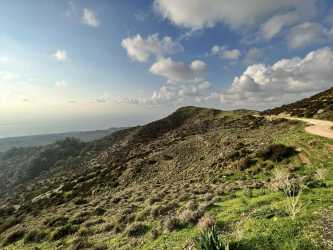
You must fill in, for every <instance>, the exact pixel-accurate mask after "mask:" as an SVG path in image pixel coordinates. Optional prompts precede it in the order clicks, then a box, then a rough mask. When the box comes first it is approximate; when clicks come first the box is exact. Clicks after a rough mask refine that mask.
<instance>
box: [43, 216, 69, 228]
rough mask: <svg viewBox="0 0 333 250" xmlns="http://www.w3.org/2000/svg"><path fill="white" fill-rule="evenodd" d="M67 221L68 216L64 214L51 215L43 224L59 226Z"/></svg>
mask: <svg viewBox="0 0 333 250" xmlns="http://www.w3.org/2000/svg"><path fill="white" fill-rule="evenodd" d="M67 222H68V218H67V217H64V216H57V217H52V218H50V219H48V220H46V222H45V224H46V225H47V226H49V227H59V226H64V225H66V223H67Z"/></svg>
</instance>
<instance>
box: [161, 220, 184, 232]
mask: <svg viewBox="0 0 333 250" xmlns="http://www.w3.org/2000/svg"><path fill="white" fill-rule="evenodd" d="M164 226H165V228H166V229H167V230H168V231H169V232H171V231H174V230H176V229H180V228H182V227H183V225H182V223H181V221H180V220H179V219H178V218H176V217H170V218H168V219H167V220H166V221H165V223H164Z"/></svg>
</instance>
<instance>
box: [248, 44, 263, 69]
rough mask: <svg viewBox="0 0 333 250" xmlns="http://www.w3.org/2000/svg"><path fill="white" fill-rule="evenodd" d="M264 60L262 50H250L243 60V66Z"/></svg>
mask: <svg viewBox="0 0 333 250" xmlns="http://www.w3.org/2000/svg"><path fill="white" fill-rule="evenodd" d="M263 58H264V53H263V50H262V49H258V48H250V49H249V50H248V51H247V53H246V54H245V57H244V59H243V63H244V64H245V65H250V64H255V63H258V62H260V61H262V60H263Z"/></svg>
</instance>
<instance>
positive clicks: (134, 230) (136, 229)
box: [127, 222, 148, 237]
mask: <svg viewBox="0 0 333 250" xmlns="http://www.w3.org/2000/svg"><path fill="white" fill-rule="evenodd" d="M147 231H148V226H147V225H146V224H143V223H138V222H136V223H133V224H131V225H130V226H129V228H128V230H127V235H128V236H130V237H139V236H142V235H144V234H146V232H147Z"/></svg>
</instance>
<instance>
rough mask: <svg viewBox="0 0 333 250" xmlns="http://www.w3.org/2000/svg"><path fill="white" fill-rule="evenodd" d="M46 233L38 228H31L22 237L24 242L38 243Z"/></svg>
mask: <svg viewBox="0 0 333 250" xmlns="http://www.w3.org/2000/svg"><path fill="white" fill-rule="evenodd" d="M46 235H47V234H46V233H45V232H43V231H39V230H36V229H35V230H32V231H30V232H28V233H27V234H26V236H25V237H24V243H25V244H28V243H36V242H37V243H38V242H41V241H43V240H44V239H45V238H46Z"/></svg>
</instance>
